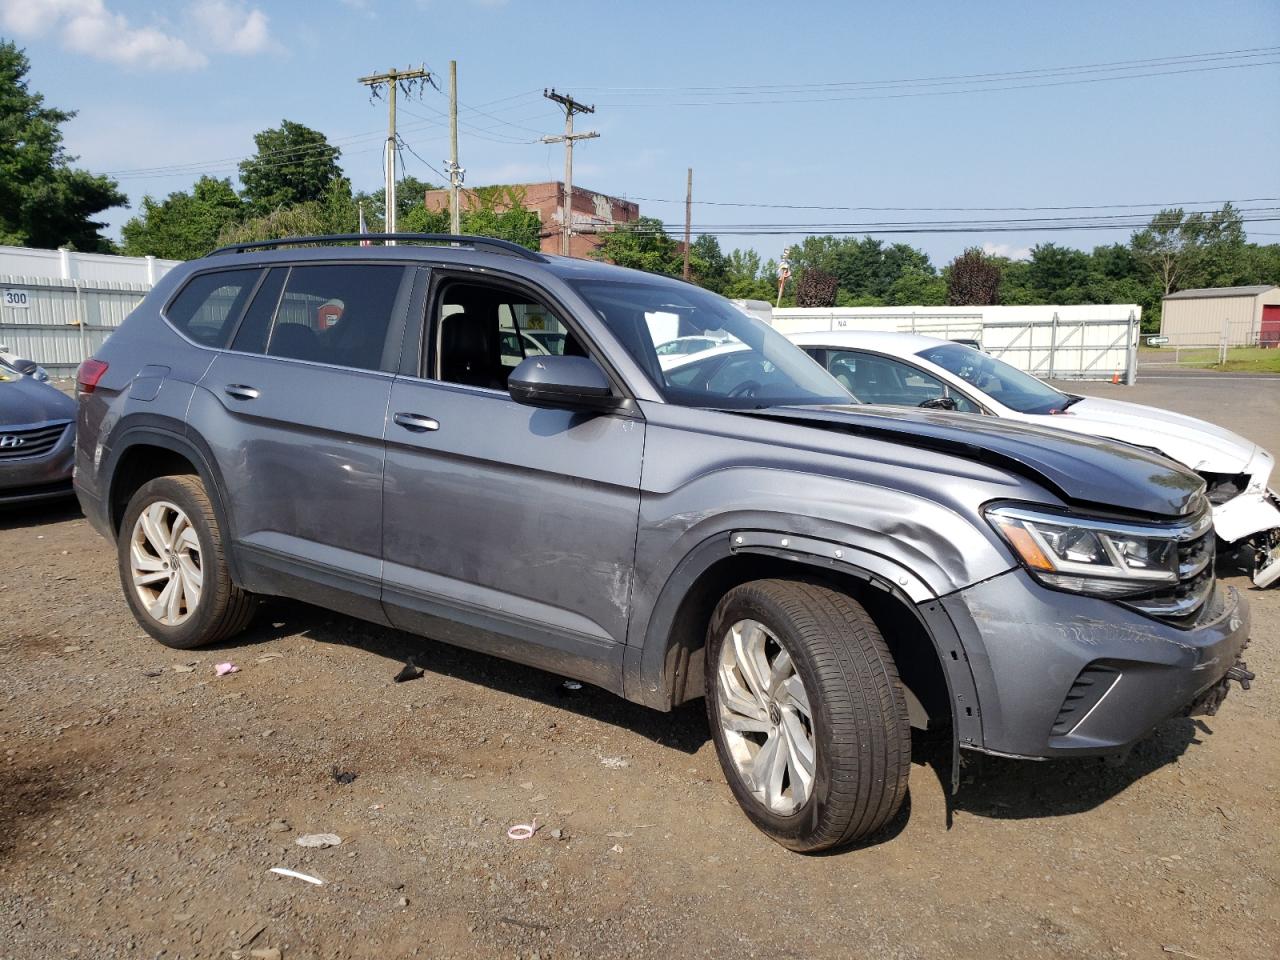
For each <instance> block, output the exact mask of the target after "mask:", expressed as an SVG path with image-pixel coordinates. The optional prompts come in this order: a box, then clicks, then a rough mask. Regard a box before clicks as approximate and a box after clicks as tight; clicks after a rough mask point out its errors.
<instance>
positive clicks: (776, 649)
mask: <svg viewBox="0 0 1280 960" xmlns="http://www.w3.org/2000/svg"><path fill="white" fill-rule="evenodd" d="M716 692H717V697H716V700H717V708H718V709H717V713H718V715H719V720H720V728H721V731H722V733H723V735H724V742H725V745H726V746H727V747H728V750H729V754H730V755H731V757H732V758H733V763H734V765H735V767H736V768H737V771H738V774H739V776H740V777H741V778H742V781H743V783H744V784H745V785H746V787H747V789H748V790H750V791H751V793H752V794H753V795H754V796H755V797H756V799H758V800H759V801H760V802H761V803H763V804H764V805H765V806H766V807H768V808H769V810H771V811H772V812H774V813H777V814H781V815H783V816H789V815H791V814H793V813H795V812H796V811H797V810H799V809H800V808H801V807H803V806H804V805H805V803H806V802H807V801H808V799H809V795H810V794H811V793H812V791H813V778H814V772H815V770H816V768H817V748H816V743H815V738H814V732H813V714H812V711H811V710H810V707H809V694H808V691H807V690H806V689H805V686H804V681H803V680H801V678H800V675H799V673H797V672H796V667H795V664H794V662H793V661H792V659H791V654H789V653H788V652H787V650H786V648H785V647H784V646H783V645H782V643H781V642H780V641H779V640H778V638H777V637H776V636H775V635H774V634H773V633H772V632H771V631H770V630H769V628H768V627H766V626H765V625H764V624H762V623H760V622H759V621H757V620H739V621H738V622H737V623H735V624H733V626H731V627H730V628H729V630H728V631H727V632H726V634H725V636H724V640H723V642H722V643H721V645H720V662H719V664H718V668H717V677H716Z"/></svg>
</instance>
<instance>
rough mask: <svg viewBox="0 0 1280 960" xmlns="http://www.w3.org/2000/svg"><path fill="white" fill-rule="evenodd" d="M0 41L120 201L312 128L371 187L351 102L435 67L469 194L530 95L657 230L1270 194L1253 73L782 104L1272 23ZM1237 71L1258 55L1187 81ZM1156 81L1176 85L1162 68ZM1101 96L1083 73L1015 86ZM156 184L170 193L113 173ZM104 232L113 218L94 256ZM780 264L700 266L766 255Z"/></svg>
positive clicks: (350, 12) (1235, 19) (1072, 17)
mask: <svg viewBox="0 0 1280 960" xmlns="http://www.w3.org/2000/svg"><path fill="white" fill-rule="evenodd" d="M0 35H3V36H5V37H7V38H11V39H14V40H16V41H17V42H18V43H19V44H20V45H23V46H25V48H26V49H27V52H28V54H29V56H30V58H31V60H32V65H33V67H32V75H31V80H32V84H33V86H34V87H35V88H36V89H38V90H40V91H42V92H43V93H44V94H45V95H46V97H47V99H48V102H49V103H50V104H52V105H55V106H58V107H63V108H68V109H75V110H78V111H79V116H78V117H77V118H76V119H75V120H74V121H72V122H71V123H70V124H68V126H67V128H66V134H67V144H68V146H69V148H70V149H71V151H72V152H74V153H76V154H78V155H79V156H80V164H81V165H82V166H86V167H88V168H90V169H92V170H95V171H99V172H106V171H111V172H114V173H115V175H116V176H118V178H119V180H120V183H121V186H122V187H123V188H124V190H125V191H126V192H127V193H128V194H129V196H130V199H131V201H133V202H135V203H136V202H138V201H140V200H141V198H142V196H143V195H144V194H148V193H149V194H152V195H153V196H162V195H164V194H166V193H168V192H169V191H172V190H178V189H184V188H186V187H188V186H189V185H190V184H191V182H192V181H193V180H194V179H195V178H196V176H198V175H199V174H200V173H203V172H207V173H212V174H214V175H219V176H233V177H234V175H235V159H237V158H240V157H243V156H244V155H246V154H249V153H251V152H252V150H253V143H252V139H251V138H252V134H253V133H254V132H256V131H258V130H261V129H263V128H265V127H268V126H274V125H277V124H278V123H279V122H280V120H281V119H282V118H286V117H287V118H288V119H290V120H295V121H298V122H301V123H305V124H307V125H309V126H312V127H315V128H317V129H319V130H321V131H323V132H324V133H325V134H326V135H327V136H328V137H329V138H330V139H331V140H332V141H334V142H335V143H337V144H338V145H339V146H340V147H342V150H343V156H342V159H341V164H342V166H343V168H344V169H345V170H346V172H347V173H348V175H350V176H351V178H352V180H353V181H354V183H355V185H356V187H357V188H364V189H374V188H376V187H377V186H379V185H380V183H381V177H382V160H381V144H380V140H379V136H380V131H383V130H385V123H386V108H385V105H384V104H383V103H382V102H378V103H370V101H369V97H368V94H367V91H366V90H365V88H363V87H361V86H359V85H358V84H357V83H356V78H357V77H358V76H360V75H363V74H366V73H370V72H374V71H378V70H383V69H386V68H387V67H391V66H401V67H403V66H408V65H410V64H419V63H423V62H425V63H426V64H427V65H428V66H429V67H430V68H432V69H434V70H435V71H438V72H439V75H440V77H441V80H442V88H443V89H447V84H446V83H445V82H444V81H445V80H446V79H447V71H448V61H449V60H450V59H455V60H457V61H458V71H459V98H460V100H461V102H462V103H463V104H465V105H468V106H469V107H470V108H473V109H466V108H464V109H463V111H462V121H463V123H464V126H463V128H462V131H461V151H462V158H461V159H462V164H463V166H464V167H465V168H466V170H467V184H468V185H470V186H479V185H483V184H488V183H494V182H519V181H530V180H546V179H558V178H559V177H560V176H561V173H562V170H563V153H562V149H561V148H560V147H558V146H546V145H543V144H538V143H530V142H527V141H531V140H536V138H537V137H538V136H539V135H540V134H543V133H549V134H554V133H557V132H559V130H560V129H561V127H562V124H563V121H562V117H561V115H560V114H559V112H558V109H557V108H556V107H555V105H554V104H551V103H549V102H547V101H545V100H543V99H542V97H541V96H540V93H541V90H542V89H543V88H544V87H551V86H553V87H555V88H557V89H559V90H561V91H568V92H570V93H573V94H574V95H575V96H577V97H578V98H579V99H581V100H584V101H587V102H594V103H595V104H596V105H597V113H596V114H595V115H594V116H591V117H585V118H579V121H578V123H579V129H585V128H590V129H596V130H598V131H599V132H600V133H601V137H600V139H598V140H592V141H586V142H584V143H582V144H580V145H579V147H578V149H577V152H576V154H575V181H576V182H577V183H579V184H581V185H583V186H587V187H590V188H592V189H595V190H599V191H602V192H607V193H613V194H616V195H620V196H630V197H637V198H652V199H643V200H641V202H640V205H641V210H642V212H643V213H646V214H651V215H655V216H659V217H661V218H663V219H664V220H665V221H667V223H668V225H669V226H670V227H672V228H673V229H675V228H676V227H677V226H678V225H679V224H680V223H681V222H682V218H683V202H682V198H683V195H684V183H685V169H686V167H688V166H692V167H693V168H694V191H695V199H697V200H715V201H728V202H748V203H774V204H793V205H826V206H885V207H892V206H896V207H978V206H990V207H1015V206H1070V205H1083V204H1121V203H1154V202H1168V201H1191V200H1220V199H1243V198H1253V197H1280V64H1276V63H1274V62H1273V63H1271V64H1270V65H1266V66H1254V67H1250V68H1247V69H1214V70H1200V69H1198V67H1199V66H1204V65H1205V64H1201V65H1192V66H1197V72H1185V73H1176V74H1167V75H1164V76H1154V77H1142V78H1127V79H1122V80H1103V81H1101V82H1095V83H1083V84H1081V83H1071V84H1062V85H1052V86H1037V87H1031V88H1026V87H1024V88H1022V89H1012V90H1009V89H996V90H985V91H984V92H977V93H968V92H965V93H954V92H949V93H948V94H947V95H944V96H919V95H918V94H919V93H921V92H923V91H926V90H939V89H943V90H948V91H955V90H957V89H961V90H967V89H972V87H973V86H977V87H982V86H988V87H1004V86H1011V85H1012V86H1019V85H1021V84H1020V82H1019V81H1017V80H1016V78H1015V79H1014V80H996V81H994V82H989V81H985V80H976V81H974V83H973V84H972V85H968V86H966V85H961V86H958V87H957V86H954V85H952V86H944V87H928V86H921V85H919V84H905V85H904V84H900V83H895V84H888V85H884V86H862V87H844V88H831V87H816V86H814V87H802V85H810V84H831V83H842V82H843V83H847V82H861V81H873V82H882V81H901V80H909V79H910V80H913V79H917V78H932V77H952V76H958V75H974V74H993V73H1007V72H1013V71H1036V70H1046V69H1050V68H1059V67H1068V66H1077V65H1091V64H1101V63H1112V62H1117V61H1135V60H1150V59H1154V58H1169V57H1179V56H1186V55H1192V54H1200V53H1207V52H1211V51H1212V52H1217V51H1236V50H1244V49H1256V48H1265V47H1280V3H1277V2H1276V0H1252V2H1228V0H1218V2H1205V0H1200V2H1194V3H1192V2H1175V0H1161V2H1145V0H1126V2H1123V3H1118V2H1115V0H1111V2H1065V0H1063V2H1057V3H1047V2H1041V3H1027V2H1025V0H1023V2H1017V3H1005V2H983V3H964V4H961V3H929V2H915V3H852V2H847V3H809V4H802V3H794V4H779V3H776V2H774V3H755V2H736V3H718V2H702V3H691V2H688V0H686V2H683V3H667V2H659V0H650V2H645V3H633V2H627V0H615V2H612V3H603V2H594V3H592V2H550V0H542V2H532V0H400V2H390V0H387V2H379V0H312V2H292V0H283V2H269V0H172V2H170V3H165V4H154V3H152V4H149V3H140V2H132V0H0ZM1260 59H1263V60H1270V61H1280V55H1264V56H1261V57H1259V56H1254V57H1252V58H1251V59H1236V60H1230V61H1217V62H1215V63H1214V64H1208V65H1214V66H1221V65H1226V64H1235V63H1241V62H1257V61H1258V60H1260ZM1177 66H1182V67H1185V66H1187V65H1186V64H1182V65H1174V66H1172V67H1171V66H1168V65H1165V66H1161V67H1159V70H1160V71H1166V72H1167V71H1168V70H1170V69H1173V68H1174V67H1177ZM1144 70H1145V68H1143V69H1139V70H1134V71H1131V72H1144ZM1145 72H1157V70H1156V68H1152V69H1151V70H1145ZM1031 76H1032V78H1033V79H1037V78H1036V77H1035V75H1031ZM1098 76H1108V74H1106V73H1105V72H1103V73H1099V72H1093V73H1089V72H1084V71H1074V72H1072V73H1071V74H1069V75H1062V74H1060V75H1056V76H1054V77H1040V78H1038V79H1040V80H1042V81H1044V82H1054V83H1056V82H1057V80H1059V79H1063V78H1066V79H1076V80H1078V79H1084V78H1093V77H1098ZM784 86H785V87H787V89H780V87H784ZM693 87H701V88H725V87H737V88H740V89H738V90H720V89H715V90H691V89H688V88H693ZM620 88H647V89H644V90H636V89H620ZM653 88H680V89H653ZM761 88H764V89H761ZM903 93H911V94H912V95H911V96H901V94H903ZM890 95H892V96H890ZM871 96H874V97H875V98H869V97H871ZM853 97H856V99H854V98H853ZM814 100H817V101H820V102H804V101H814ZM725 101H748V102H744V103H737V102H734V103H732V104H729V103H725ZM760 101H774V102H760ZM777 101H782V102H777ZM683 104H693V105H683ZM446 109H447V101H446V99H445V97H444V96H443V95H441V94H439V93H436V92H434V91H431V92H428V93H427V94H426V95H425V97H424V98H423V99H422V100H420V101H416V102H415V101H408V102H404V103H403V110H402V112H401V131H402V134H403V136H404V139H405V141H406V142H407V144H408V145H409V146H410V147H411V148H412V149H413V150H414V151H416V152H417V153H418V154H420V155H421V157H422V158H424V159H425V160H426V161H427V162H429V163H430V164H431V165H432V166H434V167H437V168H440V167H442V166H443V161H444V158H445V157H446V156H447V155H448V140H447V129H446V128H445V125H444V119H443V112H444V111H445V110H446ZM476 109H479V110H483V111H484V113H479V112H476ZM405 159H406V163H407V169H408V172H410V173H412V174H414V175H415V176H418V177H420V178H422V179H431V180H438V179H439V178H438V177H437V176H436V175H435V174H434V173H432V172H430V171H429V170H428V169H427V168H426V167H425V166H424V165H423V163H422V162H421V161H419V160H418V159H417V158H416V157H414V156H413V155H412V154H409V153H406V154H405ZM158 167H165V168H167V171H168V172H167V174H166V175H155V174H142V173H138V172H137V171H140V170H141V169H142V168H158ZM174 168H181V169H174ZM660 200H676V201H680V202H676V203H665V202H656V201H660ZM1273 205H1274V204H1273ZM1101 212H1103V213H1111V214H1116V213H1124V212H1125V211H1122V210H1111V211H1101ZM128 215H129V214H128V211H124V210H117V211H113V212H112V213H111V214H110V220H111V232H112V233H113V234H118V228H119V225H120V224H121V223H122V222H123V221H124V219H126V218H127V216H128ZM988 215H999V216H1032V215H1033V214H1014V213H1009V214H977V213H972V214H971V213H960V212H957V213H919V214H913V213H905V212H901V213H871V212H849V211H843V212H841V211H816V210H783V209H752V208H745V207H713V206H701V205H698V206H695V208H694V221H695V223H700V224H708V225H710V224H746V223H752V224H759V223H769V224H777V223H783V224H795V223H825V222H842V223H843V222H864V221H869V220H895V221H900V220H905V219H916V218H919V219H929V218H948V219H956V218H962V217H973V216H988ZM1256 229H1257V231H1260V232H1261V234H1260V235H1258V236H1257V237H1256V239H1258V240H1260V241H1264V242H1277V240H1280V236H1276V235H1280V222H1277V223H1259V224H1257V225H1256ZM813 232H822V230H821V228H815V229H814V231H813ZM1128 233H1129V231H1128V230H1119V231H1105V232H1080V231H1070V232H1063V233H1055V234H1044V233H1029V232H1015V233H994V232H982V231H979V232H974V233H963V234H945V235H925V236H918V235H917V236H903V237H901V238H897V237H890V238H886V239H905V240H907V241H908V242H911V243H914V244H916V245H918V246H920V247H923V248H924V249H925V250H927V251H928V252H929V254H930V255H931V256H932V257H933V259H934V261H935V263H938V264H941V263H945V262H946V261H947V260H949V259H950V258H951V257H952V256H953V255H955V254H956V253H957V252H959V251H960V250H961V249H962V248H964V247H965V246H969V245H973V244H978V245H981V244H988V245H991V246H992V248H994V249H998V250H1001V251H1008V252H1012V253H1015V254H1016V253H1018V252H1020V251H1024V250H1025V249H1026V248H1027V247H1029V246H1031V245H1032V244H1034V243H1036V242H1040V241H1045V240H1053V241H1055V242H1058V243H1066V244H1070V245H1073V246H1079V247H1084V248H1088V247H1091V246H1093V245H1094V244H1095V243H1103V242H1111V241H1113V240H1117V239H1119V240H1123V239H1125V238H1127V236H1128ZM1267 234H1271V235H1270V236H1268V235H1267ZM790 239H794V237H788V236H757V237H730V236H726V237H724V238H723V240H722V242H723V245H724V246H725V247H726V248H732V247H734V246H754V247H756V248H757V249H759V250H760V251H761V253H762V254H764V255H765V256H774V255H776V254H777V253H778V251H779V250H780V249H781V248H782V246H783V245H784V244H785V243H786V242H787V241H788V240H790Z"/></svg>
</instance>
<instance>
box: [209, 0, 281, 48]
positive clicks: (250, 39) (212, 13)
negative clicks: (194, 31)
mask: <svg viewBox="0 0 1280 960" xmlns="http://www.w3.org/2000/svg"><path fill="white" fill-rule="evenodd" d="M189 12H190V14H191V19H192V20H194V21H195V24H196V26H197V27H198V28H199V30H200V31H201V33H202V35H203V36H205V37H206V38H207V39H208V40H209V42H210V43H211V44H212V45H213V47H214V49H216V50H224V51H226V52H227V53H240V54H253V53H264V52H266V51H267V50H270V49H272V48H273V47H274V46H275V41H273V40H272V39H271V28H270V27H269V26H268V24H267V15H266V14H265V13H263V12H262V11H261V10H258V9H256V8H251V7H249V6H247V5H246V4H244V3H241V2H237V0H197V2H196V3H193V4H192V5H191V7H190V8H189Z"/></svg>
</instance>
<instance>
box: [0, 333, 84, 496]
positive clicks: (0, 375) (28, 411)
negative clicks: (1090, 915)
mask: <svg viewBox="0 0 1280 960" xmlns="http://www.w3.org/2000/svg"><path fill="white" fill-rule="evenodd" d="M39 369H40V368H39V367H37V366H35V365H34V364H30V365H29V366H28V363H27V362H26V361H19V362H17V363H10V362H7V361H5V360H4V359H3V358H0V507H3V506H6V505H10V506H11V505H16V504H27V503H32V502H34V501H37V500H50V499H55V498H59V497H65V498H68V499H70V497H71V471H72V467H73V466H74V462H75V425H74V424H75V417H76V404H75V401H74V400H72V399H71V398H70V397H69V396H67V395H66V394H65V393H63V392H62V391H61V390H59V389H58V388H57V387H55V386H54V385H53V384H51V383H48V382H47V380H48V377H45V378H44V379H39V378H38V377H37V376H35V375H34V374H33V373H31V372H24V371H25V370H39Z"/></svg>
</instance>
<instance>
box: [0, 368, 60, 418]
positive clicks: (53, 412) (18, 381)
mask: <svg viewBox="0 0 1280 960" xmlns="http://www.w3.org/2000/svg"><path fill="white" fill-rule="evenodd" d="M75 418H76V402H75V401H74V400H72V399H71V398H70V397H68V396H67V395H66V394H65V393H63V392H62V391H61V390H59V389H58V388H57V387H53V386H50V385H49V384H47V383H41V382H40V381H39V380H33V379H32V378H31V377H24V376H22V375H21V374H17V373H4V374H0V431H2V430H4V429H6V428H10V427H30V426H35V425H37V424H41V423H47V422H48V421H50V420H74V419H75Z"/></svg>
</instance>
